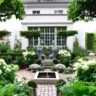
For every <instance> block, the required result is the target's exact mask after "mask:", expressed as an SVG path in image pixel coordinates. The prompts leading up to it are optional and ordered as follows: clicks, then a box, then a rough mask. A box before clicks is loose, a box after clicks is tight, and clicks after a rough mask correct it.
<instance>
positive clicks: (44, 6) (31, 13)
mask: <svg viewBox="0 0 96 96" xmlns="http://www.w3.org/2000/svg"><path fill="white" fill-rule="evenodd" d="M70 1H71V0H24V5H25V12H26V15H25V17H24V20H23V21H22V22H21V23H22V30H30V29H32V30H34V29H36V30H40V31H41V37H40V38H34V39H32V40H31V41H30V42H32V43H31V44H32V45H33V46H35V47H36V46H46V47H61V46H63V43H62V42H64V41H63V40H62V38H61V37H59V36H57V35H56V33H57V31H58V30H60V29H61V30H62V29H67V30H71V29H72V25H73V24H72V22H70V21H69V20H68V19H67V8H68V5H69V3H70ZM73 39H74V37H73V36H72V37H68V38H67V46H68V48H70V49H72V45H73ZM28 46H29V44H28V39H26V38H24V37H22V48H23V49H26V48H27V47H28Z"/></svg>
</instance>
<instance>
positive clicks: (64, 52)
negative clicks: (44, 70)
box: [58, 49, 71, 64]
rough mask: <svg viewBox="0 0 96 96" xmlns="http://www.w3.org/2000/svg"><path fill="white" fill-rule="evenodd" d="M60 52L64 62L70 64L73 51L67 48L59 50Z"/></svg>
mask: <svg viewBox="0 0 96 96" xmlns="http://www.w3.org/2000/svg"><path fill="white" fill-rule="evenodd" d="M58 54H59V59H60V61H61V63H62V64H68V63H69V61H70V60H71V53H70V52H69V51H67V50H64V49H63V50H59V52H58Z"/></svg>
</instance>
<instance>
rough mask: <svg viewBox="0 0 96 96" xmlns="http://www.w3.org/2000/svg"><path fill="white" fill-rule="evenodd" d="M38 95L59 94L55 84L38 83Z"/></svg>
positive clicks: (51, 95) (55, 95)
mask: <svg viewBox="0 0 96 96" xmlns="http://www.w3.org/2000/svg"><path fill="white" fill-rule="evenodd" d="M36 96H57V88H56V86H55V85H54V84H37V90H36Z"/></svg>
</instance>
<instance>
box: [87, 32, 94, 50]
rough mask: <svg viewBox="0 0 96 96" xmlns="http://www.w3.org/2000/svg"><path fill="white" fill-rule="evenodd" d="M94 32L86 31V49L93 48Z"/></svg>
mask: <svg viewBox="0 0 96 96" xmlns="http://www.w3.org/2000/svg"><path fill="white" fill-rule="evenodd" d="M94 38H95V36H94V33H86V48H87V49H88V50H93V48H94Z"/></svg>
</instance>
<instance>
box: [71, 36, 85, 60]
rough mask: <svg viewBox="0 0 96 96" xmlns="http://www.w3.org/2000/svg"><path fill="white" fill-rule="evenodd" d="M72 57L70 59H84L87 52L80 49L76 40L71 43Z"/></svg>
mask: <svg viewBox="0 0 96 96" xmlns="http://www.w3.org/2000/svg"><path fill="white" fill-rule="evenodd" d="M72 54H73V55H74V57H72V58H74V59H75V58H76V57H78V56H80V57H84V56H86V55H87V51H86V50H85V49H84V48H81V47H80V45H79V42H78V39H77V38H76V39H75V41H74V43H73V53H72Z"/></svg>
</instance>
